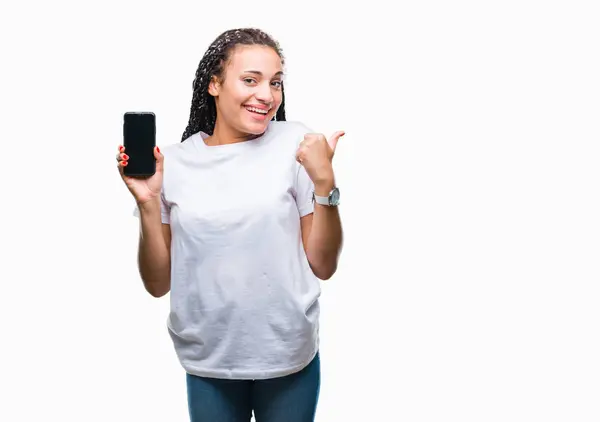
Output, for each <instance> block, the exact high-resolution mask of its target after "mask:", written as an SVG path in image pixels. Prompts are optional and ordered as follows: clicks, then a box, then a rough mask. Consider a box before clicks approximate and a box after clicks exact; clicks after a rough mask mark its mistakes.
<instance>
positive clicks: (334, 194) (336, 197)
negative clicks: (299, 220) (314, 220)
mask: <svg viewBox="0 0 600 422" xmlns="http://www.w3.org/2000/svg"><path fill="white" fill-rule="evenodd" d="M313 201H315V202H316V203H317V204H320V205H325V206H328V207H337V206H338V205H339V204H340V190H339V189H338V188H333V189H332V190H331V192H329V195H327V196H318V195H315V192H314V191H313Z"/></svg>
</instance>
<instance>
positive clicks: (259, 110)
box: [246, 107, 267, 114]
mask: <svg viewBox="0 0 600 422" xmlns="http://www.w3.org/2000/svg"><path fill="white" fill-rule="evenodd" d="M246 110H248V111H253V112H255V113H260V114H267V110H261V109H259V108H255V107H246Z"/></svg>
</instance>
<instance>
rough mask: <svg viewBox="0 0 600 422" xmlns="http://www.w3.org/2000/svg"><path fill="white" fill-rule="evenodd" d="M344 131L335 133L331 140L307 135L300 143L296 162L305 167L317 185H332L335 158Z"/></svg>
mask: <svg viewBox="0 0 600 422" xmlns="http://www.w3.org/2000/svg"><path fill="white" fill-rule="evenodd" d="M344 134H345V133H344V132H343V131H338V132H335V133H334V134H333V135H332V136H331V138H329V139H327V138H325V135H322V134H320V133H307V134H306V135H304V139H303V140H302V142H300V146H299V147H298V151H297V152H296V160H297V161H298V162H299V163H300V164H302V166H304V168H305V169H306V173H307V174H308V176H309V177H310V179H311V180H312V182H313V183H314V184H315V185H319V184H327V183H331V182H332V181H333V179H334V175H333V165H332V161H333V156H334V154H335V148H336V146H337V143H338V140H339V139H340V138H341V137H342V136H344Z"/></svg>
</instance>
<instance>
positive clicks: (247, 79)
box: [244, 78, 255, 84]
mask: <svg viewBox="0 0 600 422" xmlns="http://www.w3.org/2000/svg"><path fill="white" fill-rule="evenodd" d="M244 82H246V83H249V84H251V83H253V82H255V80H254V79H252V78H245V79H244Z"/></svg>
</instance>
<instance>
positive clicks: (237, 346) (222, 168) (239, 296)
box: [136, 121, 321, 379]
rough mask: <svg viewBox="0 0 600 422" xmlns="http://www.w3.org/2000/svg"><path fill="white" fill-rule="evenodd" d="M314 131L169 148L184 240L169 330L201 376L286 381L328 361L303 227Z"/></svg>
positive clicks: (169, 187) (166, 206)
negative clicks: (307, 157)
mask: <svg viewBox="0 0 600 422" xmlns="http://www.w3.org/2000/svg"><path fill="white" fill-rule="evenodd" d="M309 132H311V131H310V130H309V129H308V128H307V127H306V126H304V125H303V124H301V123H297V122H275V121H272V122H270V123H269V126H268V129H267V130H266V132H265V133H264V134H263V135H262V136H261V137H260V138H257V139H254V140H251V141H246V142H241V143H235V144H227V145H219V146H207V145H206V144H205V143H204V139H205V138H206V137H207V136H208V135H206V134H205V133H202V132H199V133H197V134H194V135H192V136H191V137H190V138H188V139H187V140H185V141H184V142H182V143H178V144H175V145H169V146H167V147H166V148H164V151H163V154H164V157H165V159H164V180H163V191H162V221H163V223H169V224H170V226H171V235H172V241H171V293H170V299H171V311H170V314H169V317H168V321H167V326H168V330H169V333H170V335H171V338H172V340H173V343H174V346H175V351H176V353H177V356H178V358H179V360H180V362H181V365H182V366H183V368H184V369H185V370H186V371H187V372H189V373H191V374H194V375H199V376H205V377H213V378H232V379H264V378H272V377H278V376H284V375H288V374H290V373H293V372H297V371H299V370H301V369H302V368H304V367H305V366H306V365H307V364H308V363H309V362H310V361H311V360H312V359H313V357H314V356H315V354H316V352H317V350H318V347H319V302H318V298H319V296H320V294H321V288H320V281H319V279H318V278H317V277H316V276H315V275H314V273H313V272H312V270H311V269H310V266H309V263H308V260H307V258H306V255H305V253H304V248H303V244H302V237H301V228H300V217H302V216H305V215H307V214H309V213H311V212H313V202H312V192H313V184H312V182H311V180H310V178H309V177H308V175H307V173H306V171H305V170H304V167H302V166H301V165H300V164H299V163H298V162H297V161H296V150H297V148H298V146H299V143H300V141H301V140H302V138H303V135H304V134H305V133H309ZM136 214H137V208H136Z"/></svg>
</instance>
